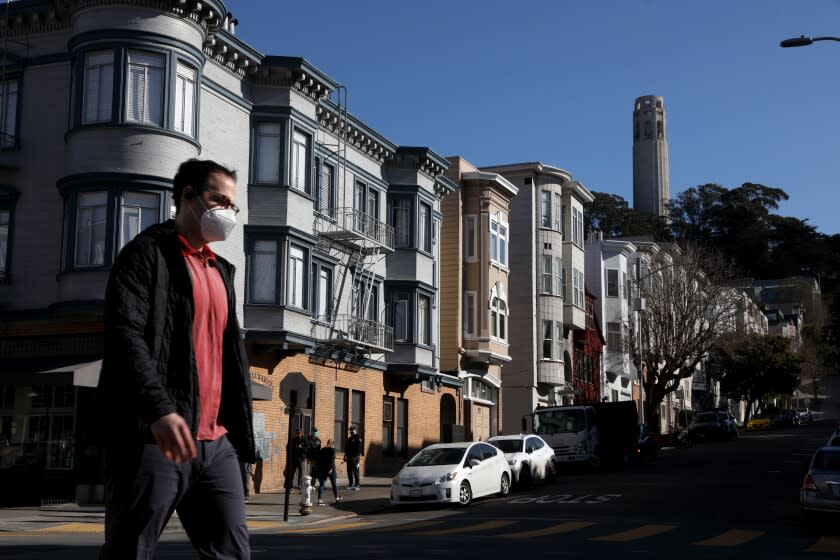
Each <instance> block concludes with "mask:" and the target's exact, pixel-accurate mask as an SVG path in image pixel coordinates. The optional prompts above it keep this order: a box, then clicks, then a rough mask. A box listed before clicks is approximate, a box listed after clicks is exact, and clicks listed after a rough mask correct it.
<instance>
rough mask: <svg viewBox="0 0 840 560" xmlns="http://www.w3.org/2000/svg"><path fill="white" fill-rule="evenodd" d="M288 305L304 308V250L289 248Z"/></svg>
mask: <svg viewBox="0 0 840 560" xmlns="http://www.w3.org/2000/svg"><path fill="white" fill-rule="evenodd" d="M287 281H288V287H287V288H288V293H287V296H288V303H289V305H294V306H295V307H300V308H303V290H304V287H303V249H301V248H299V247H295V246H291V247H289V275H288V279H287Z"/></svg>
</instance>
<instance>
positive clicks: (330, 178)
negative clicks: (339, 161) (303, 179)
mask: <svg viewBox="0 0 840 560" xmlns="http://www.w3.org/2000/svg"><path fill="white" fill-rule="evenodd" d="M318 167H319V169H318V189H317V192H316V193H315V196H316V204H315V210H316V211H317V212H320V213H321V214H323V215H325V216H332V215H333V209H334V208H335V200H334V194H333V193H334V192H335V166H333V165H332V164H329V163H326V162H324V161H321V162H320V163H319V166H318Z"/></svg>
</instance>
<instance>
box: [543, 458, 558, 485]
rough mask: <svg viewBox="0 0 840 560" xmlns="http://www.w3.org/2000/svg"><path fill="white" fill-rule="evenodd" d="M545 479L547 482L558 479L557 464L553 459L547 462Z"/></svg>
mask: <svg viewBox="0 0 840 560" xmlns="http://www.w3.org/2000/svg"><path fill="white" fill-rule="evenodd" d="M545 480H546V482H549V481H550V482H554V481H556V480H557V464H556V463H555V462H554V461H553V460H550V461H547V462H546V464H545Z"/></svg>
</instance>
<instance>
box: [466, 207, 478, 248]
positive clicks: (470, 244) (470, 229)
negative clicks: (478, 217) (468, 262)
mask: <svg viewBox="0 0 840 560" xmlns="http://www.w3.org/2000/svg"><path fill="white" fill-rule="evenodd" d="M475 241H476V239H475V216H467V217H466V218H464V256H466V257H467V258H474V257H476V256H477V255H476V248H475Z"/></svg>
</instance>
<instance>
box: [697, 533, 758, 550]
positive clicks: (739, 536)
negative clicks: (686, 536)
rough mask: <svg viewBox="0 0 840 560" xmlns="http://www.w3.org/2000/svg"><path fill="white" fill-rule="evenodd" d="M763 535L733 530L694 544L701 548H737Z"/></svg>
mask: <svg viewBox="0 0 840 560" xmlns="http://www.w3.org/2000/svg"><path fill="white" fill-rule="evenodd" d="M763 534H764V531H741V530H739V529H733V530H731V531H725V532H723V533H721V534H720V535H718V536H716V537H712V538H710V539H706V540H702V541H698V542H696V543H694V544H697V545H701V546H738V545H740V544H744V543H747V542H750V541H751V540H753V539H757V538H758V537H760V536H761V535H763Z"/></svg>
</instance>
